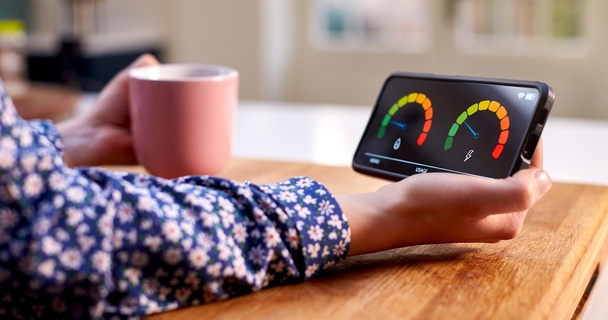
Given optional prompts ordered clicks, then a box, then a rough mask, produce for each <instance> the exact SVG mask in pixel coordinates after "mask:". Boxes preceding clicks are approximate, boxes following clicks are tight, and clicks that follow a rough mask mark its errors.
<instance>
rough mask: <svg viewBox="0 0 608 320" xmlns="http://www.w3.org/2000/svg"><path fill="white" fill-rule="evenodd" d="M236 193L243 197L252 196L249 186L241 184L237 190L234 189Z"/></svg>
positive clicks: (248, 197) (249, 197)
mask: <svg viewBox="0 0 608 320" xmlns="http://www.w3.org/2000/svg"><path fill="white" fill-rule="evenodd" d="M236 194H240V195H241V196H243V197H244V198H245V199H251V198H252V197H253V192H252V191H251V188H249V187H247V186H242V187H240V188H238V190H237V191H236Z"/></svg>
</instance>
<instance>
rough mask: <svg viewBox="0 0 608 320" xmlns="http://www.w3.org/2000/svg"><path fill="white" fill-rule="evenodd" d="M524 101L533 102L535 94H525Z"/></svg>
mask: <svg viewBox="0 0 608 320" xmlns="http://www.w3.org/2000/svg"><path fill="white" fill-rule="evenodd" d="M525 99H526V100H534V99H536V93H532V92H530V93H526V98H525Z"/></svg>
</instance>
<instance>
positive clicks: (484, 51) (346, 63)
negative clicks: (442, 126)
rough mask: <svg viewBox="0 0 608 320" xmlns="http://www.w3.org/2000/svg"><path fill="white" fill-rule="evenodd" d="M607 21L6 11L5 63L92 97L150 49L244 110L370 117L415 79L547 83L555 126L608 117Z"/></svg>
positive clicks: (194, 8)
mask: <svg viewBox="0 0 608 320" xmlns="http://www.w3.org/2000/svg"><path fill="white" fill-rule="evenodd" d="M605 12H608V2H607V1H602V0H306V1H303V0H247V1H243V0H202V1H201V0H0V20H2V21H4V22H5V23H4V24H3V25H4V27H0V38H4V41H0V44H2V46H3V47H4V49H1V48H2V47H0V52H2V50H3V51H4V52H5V53H6V52H8V51H9V49H10V47H11V46H12V47H13V49H15V48H17V49H18V50H21V52H22V53H23V55H24V56H25V59H26V60H25V61H26V62H25V64H24V68H23V70H24V74H25V76H26V78H27V81H28V83H33V84H35V85H36V86H39V87H40V88H47V87H45V86H43V85H42V84H52V85H53V86H57V88H58V87H62V88H63V87H66V88H70V89H71V90H75V91H77V90H81V91H93V92H94V91H96V90H99V89H100V88H101V87H102V86H103V85H104V84H105V83H106V82H107V81H108V79H109V78H110V77H111V76H112V75H113V74H114V73H116V72H117V71H118V70H120V69H122V68H123V67H124V66H126V65H127V64H128V63H129V62H131V61H132V60H133V59H134V58H135V57H137V56H138V55H139V54H141V53H143V52H152V53H154V54H155V55H156V56H157V57H159V59H161V61H162V62H165V63H173V62H190V63H211V64H223V65H228V66H231V67H234V68H236V69H238V70H239V72H240V75H241V99H246V100H261V101H262V100H263V101H267V100H270V101H294V102H321V103H336V104H348V105H365V106H370V107H371V106H372V105H373V103H374V101H375V99H376V97H377V94H378V92H379V90H380V87H381V85H382V83H383V81H384V79H385V78H386V77H387V76H388V75H389V74H390V73H392V72H394V71H415V72H431V73H440V74H459V75H473V76H488V77H497V78H514V79H529V80H539V81H543V82H547V83H548V84H549V85H551V86H552V87H553V88H554V90H555V92H556V97H557V100H556V101H557V102H556V104H555V106H554V108H553V114H554V115H558V116H566V117H576V118H592V119H608V105H607V104H606V103H605V102H604V96H603V94H604V90H606V89H608V79H607V78H606V77H605V76H604V74H606V72H608V63H607V62H606V57H608V41H606V37H607V36H608V21H607V20H606V19H605ZM7 22H8V23H7ZM19 22H21V24H20V23H19ZM6 39H9V40H10V41H9V40H6ZM5 55H6V54H5ZM2 61H4V62H6V61H9V62H10V61H11V60H10V58H8V59H7V58H6V57H5V58H2V56H1V53H0V67H1V66H2ZM14 61H15V60H14V59H13V60H12V62H10V63H9V65H14V63H15V62H14ZM5 69H6V68H5ZM4 72H5V71H4ZM7 77H8V76H3V79H5V82H7V80H6V78H7ZM13 90H16V91H15V92H18V90H19V89H13ZM42 91H44V89H42ZM47 94H48V93H47ZM29 98H31V97H29ZM39 99H42V98H39ZM47 101H49V100H48V99H47Z"/></svg>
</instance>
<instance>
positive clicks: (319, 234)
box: [308, 225, 323, 241]
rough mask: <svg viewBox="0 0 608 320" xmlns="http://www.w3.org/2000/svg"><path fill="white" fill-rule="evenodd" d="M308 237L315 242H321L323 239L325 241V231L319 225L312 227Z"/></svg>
mask: <svg viewBox="0 0 608 320" xmlns="http://www.w3.org/2000/svg"><path fill="white" fill-rule="evenodd" d="M308 236H309V237H310V239H312V240H313V241H321V239H323V229H321V227H319V226H318V225H314V226H311V227H310V229H308Z"/></svg>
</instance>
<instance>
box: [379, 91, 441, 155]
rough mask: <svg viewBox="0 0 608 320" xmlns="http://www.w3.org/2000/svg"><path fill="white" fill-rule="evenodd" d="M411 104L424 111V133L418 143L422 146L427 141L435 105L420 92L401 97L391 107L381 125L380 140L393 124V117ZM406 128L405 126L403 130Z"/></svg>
mask: <svg viewBox="0 0 608 320" xmlns="http://www.w3.org/2000/svg"><path fill="white" fill-rule="evenodd" d="M409 104H417V105H419V106H420V107H422V109H423V110H424V119H425V122H424V126H423V127H422V132H421V133H420V135H419V136H418V139H417V140H416V143H418V145H419V146H420V145H422V144H423V143H424V141H425V140H426V137H427V135H428V133H429V131H430V130H431V125H432V123H433V104H432V103H431V100H430V99H429V98H428V97H427V96H426V95H425V94H424V93H419V92H412V93H410V94H407V95H404V96H403V97H401V98H400V99H399V100H397V102H395V104H393V105H392V106H391V108H390V109H389V110H388V112H387V113H386V115H385V116H384V118H383V119H382V123H381V124H380V128H379V129H378V134H377V135H376V137H377V138H378V139H382V138H383V137H384V135H385V134H386V128H387V126H388V125H389V124H390V123H391V119H392V117H393V116H394V115H395V114H396V113H397V112H398V111H399V110H400V109H401V108H403V107H405V106H406V105H409ZM405 127H406V126H405V125H404V126H403V128H405Z"/></svg>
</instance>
